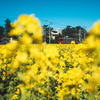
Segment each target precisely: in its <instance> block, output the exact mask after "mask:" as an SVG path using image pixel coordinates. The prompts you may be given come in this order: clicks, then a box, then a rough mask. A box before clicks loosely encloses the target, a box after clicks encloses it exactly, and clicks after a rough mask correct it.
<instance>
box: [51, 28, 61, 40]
mask: <svg viewBox="0 0 100 100" xmlns="http://www.w3.org/2000/svg"><path fill="white" fill-rule="evenodd" d="M58 35H62V31H61V30H60V29H59V28H57V29H56V30H52V31H51V38H52V39H53V40H54V39H55V37H56V36H58Z"/></svg>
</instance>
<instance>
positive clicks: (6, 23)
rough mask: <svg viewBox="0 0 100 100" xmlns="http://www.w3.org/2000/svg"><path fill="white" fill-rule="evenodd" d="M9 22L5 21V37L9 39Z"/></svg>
mask: <svg viewBox="0 0 100 100" xmlns="http://www.w3.org/2000/svg"><path fill="white" fill-rule="evenodd" d="M10 23H11V21H10V20H9V19H6V20H5V37H9V35H8V33H9V32H10V30H11V25H10Z"/></svg>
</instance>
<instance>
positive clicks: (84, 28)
mask: <svg viewBox="0 0 100 100" xmlns="http://www.w3.org/2000/svg"><path fill="white" fill-rule="evenodd" d="M85 28H86V26H84V40H85V35H86V31H85Z"/></svg>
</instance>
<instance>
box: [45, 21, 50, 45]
mask: <svg viewBox="0 0 100 100" xmlns="http://www.w3.org/2000/svg"><path fill="white" fill-rule="evenodd" d="M46 22H49V44H50V43H51V36H50V21H48V20H47V21H46Z"/></svg>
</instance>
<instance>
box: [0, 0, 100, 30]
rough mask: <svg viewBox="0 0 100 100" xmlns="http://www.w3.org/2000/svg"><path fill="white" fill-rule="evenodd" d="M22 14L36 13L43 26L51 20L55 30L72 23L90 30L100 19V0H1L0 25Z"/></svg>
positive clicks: (74, 25) (12, 20)
mask: <svg viewBox="0 0 100 100" xmlns="http://www.w3.org/2000/svg"><path fill="white" fill-rule="evenodd" d="M21 14H28V15H30V14H34V15H35V17H37V18H38V19H39V20H40V22H41V26H43V25H49V21H50V27H52V28H53V29H54V30H56V28H60V29H61V30H63V29H65V28H66V27H67V25H70V26H72V27H76V26H81V27H83V28H85V29H86V30H87V31H88V30H89V29H91V28H92V26H93V23H95V22H97V21H98V20H100V0H0V26H4V24H5V20H6V19H7V18H8V19H10V21H11V23H13V22H14V21H15V20H17V19H18V16H20V15H21Z"/></svg>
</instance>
